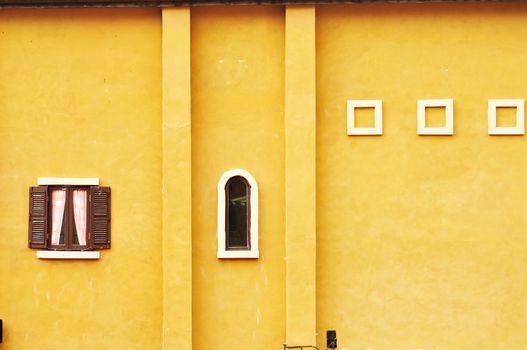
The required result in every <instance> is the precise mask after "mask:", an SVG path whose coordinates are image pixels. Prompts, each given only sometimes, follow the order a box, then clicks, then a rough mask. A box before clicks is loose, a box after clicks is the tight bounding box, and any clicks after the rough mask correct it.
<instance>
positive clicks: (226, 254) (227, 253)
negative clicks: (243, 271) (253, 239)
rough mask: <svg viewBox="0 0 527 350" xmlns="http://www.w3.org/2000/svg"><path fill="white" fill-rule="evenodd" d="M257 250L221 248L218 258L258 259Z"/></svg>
mask: <svg viewBox="0 0 527 350" xmlns="http://www.w3.org/2000/svg"><path fill="white" fill-rule="evenodd" d="M259 256H260V254H258V251H257V250H219V251H218V259H258V258H259Z"/></svg>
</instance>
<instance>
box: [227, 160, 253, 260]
mask: <svg viewBox="0 0 527 350" xmlns="http://www.w3.org/2000/svg"><path fill="white" fill-rule="evenodd" d="M234 176H241V177H243V178H245V179H246V180H247V182H249V185H250V186H251V188H250V198H251V199H250V200H251V202H250V208H251V212H250V215H251V227H250V230H251V249H250V250H227V249H226V243H225V242H226V241H225V210H226V208H225V185H226V184H227V181H229V179H230V178H232V177H234ZM217 236H218V258H220V259H257V258H259V256H260V254H259V251H258V184H257V183H256V180H255V179H254V177H253V176H252V175H251V174H250V173H249V172H248V171H247V170H244V169H232V170H229V171H226V172H224V173H223V175H222V176H221V178H220V181H219V182H218V232H217Z"/></svg>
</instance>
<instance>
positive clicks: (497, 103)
mask: <svg viewBox="0 0 527 350" xmlns="http://www.w3.org/2000/svg"><path fill="white" fill-rule="evenodd" d="M499 107H516V126H515V127H498V126H497V122H496V109H498V108H499ZM524 115H525V102H524V100H523V99H515V100H514V99H505V100H499V99H489V109H488V118H489V135H525V117H524Z"/></svg>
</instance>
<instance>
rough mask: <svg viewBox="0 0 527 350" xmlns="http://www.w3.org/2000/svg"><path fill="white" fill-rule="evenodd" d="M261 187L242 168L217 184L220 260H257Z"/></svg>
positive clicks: (229, 173) (230, 171)
mask: <svg viewBox="0 0 527 350" xmlns="http://www.w3.org/2000/svg"><path fill="white" fill-rule="evenodd" d="M258 256H259V254H258V185H257V184H256V181H255V180H254V178H253V177H252V176H251V174H249V172H247V171H246V170H243V169H233V170H229V171H227V172H225V173H224V174H223V175H222V177H221V178H220V181H219V182H218V258H258Z"/></svg>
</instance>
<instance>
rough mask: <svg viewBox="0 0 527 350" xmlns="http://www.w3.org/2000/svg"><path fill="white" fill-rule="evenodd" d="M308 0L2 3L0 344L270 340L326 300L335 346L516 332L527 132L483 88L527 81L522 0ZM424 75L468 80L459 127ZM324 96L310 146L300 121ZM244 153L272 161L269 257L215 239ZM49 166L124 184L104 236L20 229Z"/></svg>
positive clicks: (380, 348) (257, 344)
mask: <svg viewBox="0 0 527 350" xmlns="http://www.w3.org/2000/svg"><path fill="white" fill-rule="evenodd" d="M297 9H298V8H296V7H294V6H293V7H288V8H287V10H286V9H285V8H284V7H280V6H224V7H199V8H192V9H190V10H188V9H183V8H181V9H178V10H174V9H171V10H166V9H165V10H164V11H166V12H165V13H164V15H165V16H164V20H165V22H164V26H163V27H162V18H161V10H155V9H151V10H148V9H98V10H95V9H82V10H81V9H78V10H2V11H0V154H1V156H0V186H1V187H2V188H3V189H4V194H2V195H1V196H0V238H1V239H0V319H3V320H4V343H3V344H1V345H0V348H1V349H9V350H25V349H41V350H49V349H161V348H162V347H163V346H164V347H165V349H167V350H168V349H177V350H191V349H192V348H193V349H196V350H209V349H214V350H227V349H229V350H231V349H257V350H278V349H281V348H282V347H281V344H282V343H283V342H284V341H286V340H288V339H290V340H291V341H292V342H299V343H302V344H289V345H308V344H307V343H309V342H312V341H314V340H313V334H314V332H315V329H313V328H314V325H313V323H314V322H312V321H314V319H315V318H316V331H317V333H318V336H317V342H318V344H317V345H318V347H319V348H321V349H322V348H325V332H326V330H328V329H336V330H337V335H338V339H339V348H340V349H342V350H344V349H348V350H366V349H375V350H410V349H414V350H415V349H420V350H454V349H455V350H497V349H524V348H525V344H527V333H526V332H525V324H526V322H527V301H526V300H525V295H526V294H527V277H525V273H524V271H525V270H526V269H527V258H526V257H527V248H526V247H527V237H526V235H525V232H524V231H525V227H527V217H526V216H525V214H524V213H525V211H526V210H527V200H526V198H527V197H526V196H525V193H524V191H523V184H525V183H527V175H526V174H527V171H526V170H527V158H526V157H525V154H526V152H527V143H526V141H525V136H489V135H488V134H487V100H488V99H489V98H493V99H495V98H511V99H512V98H526V97H527V88H526V86H527V85H526V82H527V71H526V70H525V69H523V66H524V65H525V62H526V60H527V50H525V48H524V47H523V46H524V38H525V37H526V36H527V27H526V26H525V23H526V20H527V5H524V4H454V3H451V4H427V5H422V4H421V5H418V4H407V5H386V4H384V5H383V4H370V5H364V4H363V5H339V6H336V5H320V6H317V7H316V13H313V8H312V7H303V9H304V10H305V11H303V10H300V11H298V12H297V11H296V10H297ZM300 9H302V8H300ZM169 11H175V12H169ZM189 11H190V23H189V21H188V20H189V17H188V16H189ZM286 11H290V12H289V14H290V15H292V16H291V17H290V19H291V20H293V21H291V22H289V23H288V26H286V25H285V24H286V17H287V16H286V13H287V12H286ZM295 13H296V14H297V15H298V14H302V13H304V14H308V15H309V16H306V17H303V16H302V17H296V18H297V20H299V21H294V18H295V17H294V16H295V15H294V14H295ZM313 19H316V48H314V47H313V46H312V45H311V44H312V41H310V40H313V35H312V34H313V33H312V32H311V31H310V32H309V33H310V35H306V37H305V39H306V42H305V43H303V42H302V41H301V39H302V36H301V35H299V34H301V31H302V30H311V29H312V28H313V27H312V26H313V24H314V21H313ZM295 23H297V24H295ZM286 29H287V30H290V32H289V34H294V35H286ZM162 31H164V32H163V33H162ZM299 32H300V33H299ZM162 34H165V35H163V38H164V41H163V43H164V45H163V48H164V51H163V53H164V55H163V57H164V59H163V57H162ZM286 48H288V49H289V51H287V50H286ZM295 48H301V49H298V50H297V49H295ZM307 48H309V49H307ZM171 50H174V51H175V52H172V51H171ZM309 50H311V52H310V51H309ZM313 50H314V51H315V52H313ZM286 53H287V55H286ZM315 53H316V83H317V85H316V90H315V87H313V85H312V81H311V80H312V77H313V75H312V73H313V70H314V67H313V63H314V62H313V59H314V57H315V56H314V54H315ZM162 63H163V64H164V67H165V72H164V74H165V75H164V76H163V72H162ZM189 63H190V65H189ZM299 66H302V67H303V66H306V67H309V71H307V70H305V71H302V69H299ZM178 69H180V70H181V74H178V73H179V72H178ZM183 70H184V71H183ZM189 74H190V75H189ZM288 74H289V75H288ZM286 77H290V78H291V82H294V84H293V83H289V84H286V81H287V79H286ZM302 77H307V78H305V79H310V80H309V81H306V83H305V85H303V84H302V79H304V78H302ZM163 78H164V80H163ZM297 79H298V80H297ZM163 81H164V85H163ZM172 81H173V82H174V84H175V85H177V86H173V87H172V86H171V82H172ZM286 85H287V86H286ZM297 92H298V93H297ZM315 92H316V95H315ZM189 97H191V98H192V100H191V102H190V101H189ZM434 98H452V99H454V118H455V121H454V124H455V135H454V136H417V135H416V131H417V122H416V114H417V99H434ZM347 99H382V100H383V103H384V104H383V107H384V135H383V136H363V137H358V136H355V137H350V136H347V135H346V100H347ZM315 100H316V101H315ZM303 101H306V102H305V105H304V102H303ZM314 102H316V112H317V113H316V118H317V119H316V122H317V125H316V145H315V146H316V149H315V147H312V143H309V142H307V143H305V144H306V145H308V146H305V147H304V146H299V145H300V144H303V143H302V142H306V141H309V140H307V136H313V132H315V130H314V128H313V125H312V123H311V122H310V123H311V124H309V125H307V126H309V127H306V128H304V129H298V130H306V131H305V133H306V139H303V138H302V135H298V132H297V131H298V130H297V129H295V127H299V126H301V125H302V124H295V123H297V122H299V121H300V122H301V121H304V122H309V121H312V115H311V113H312V111H313V108H314V107H313V104H314ZM287 103H289V105H288V108H285V107H286V106H285V105H286V104H287ZM162 106H164V107H165V108H164V112H165V119H163V113H162ZM303 107H305V108H303ZM288 111H290V112H291V113H292V114H290V115H289V114H287V113H288ZM430 112H431V114H430V115H429V116H430V120H429V121H430V125H435V126H439V125H440V124H441V123H442V121H441V118H442V113H441V111H437V110H434V111H430ZM308 113H309V115H308ZM286 115H287V118H286ZM358 115H359V116H358V118H359V124H360V125H363V126H367V125H371V123H369V122H368V121H367V119H368V116H369V115H368V111H361V113H358ZM310 118H311V119H310ZM511 119H513V117H512V114H511V113H510V111H500V124H501V125H504V124H506V123H508V122H510V120H511ZM286 126H287V127H286ZM304 126H306V125H304ZM288 136H295V137H294V138H290V137H288ZM286 139H288V140H297V141H296V142H297V143H296V144H288V145H287V147H286V144H285V143H286ZM310 140H312V139H310ZM163 141H164V143H163ZM290 142H291V141H290ZM189 145H190V146H189ZM190 147H191V148H190ZM302 147H303V148H304V149H305V158H303V157H302V149H299V148H302ZM287 150H289V152H287ZM314 152H316V153H314ZM286 153H287V154H286ZM315 155H316V193H313V192H315V191H314V189H313V185H312V184H313V183H314V181H313V180H314V179H313V175H314V174H313V171H312V170H313V163H312V161H313V158H314V156H315ZM288 157H289V158H288ZM190 160H191V164H190ZM163 163H164V164H163ZM286 164H287V169H288V174H290V175H291V174H293V175H294V176H297V177H298V178H299V181H298V182H293V185H292V186H291V187H288V191H286V183H285V176H286ZM233 168H244V169H246V170H247V171H249V172H250V173H251V174H252V175H253V176H254V177H255V179H256V181H257V182H258V186H259V190H260V192H259V195H260V201H259V216H260V222H259V234H260V258H259V259H258V260H250V259H241V260H220V259H218V258H217V257H216V251H217V241H216V220H217V217H216V214H217V213H216V205H217V192H216V186H217V183H218V180H219V178H220V176H221V175H222V173H223V172H224V171H226V170H230V169H233ZM299 169H308V170H306V172H305V173H302V171H299ZM307 171H310V172H309V173H307ZM297 173H300V175H298V174H297ZM293 175H291V176H289V178H288V181H294V176H293ZM39 176H55V177H99V178H100V179H101V184H102V185H105V186H111V188H112V197H113V198H112V249H111V250H108V251H102V252H101V259H100V260H98V261H46V260H38V259H37V258H36V254H35V251H34V250H31V249H28V248H27V228H28V227H27V225H28V223H27V221H28V187H29V186H31V185H35V184H36V179H37V177H39ZM302 176H305V177H304V178H301V177H302ZM308 177H309V178H308ZM300 180H302V181H300ZM170 181H180V182H178V183H177V184H173V183H171V182H170ZM182 182H185V184H190V183H191V186H190V185H189V187H184V186H185V185H182ZM304 183H309V186H305V187H302V186H304V185H303V184H304ZM163 186H164V187H163ZM303 188H305V190H304V191H302V189H303ZM163 190H165V192H162V191H163ZM190 190H191V191H192V193H190ZM310 191H311V192H310ZM162 193H165V197H162ZM286 193H289V194H291V195H292V196H293V197H291V198H293V199H294V202H291V203H293V204H295V206H294V208H293V209H294V210H289V211H288V210H287V207H286V205H285V201H286ZM167 194H174V195H175V197H178V195H179V196H180V197H182V198H181V200H180V201H174V198H170V197H168V196H167ZM303 197H304V198H306V205H305V207H302V205H301V203H302V198H303ZM313 197H315V198H316V213H315V211H314V209H313V206H312V204H313ZM177 199H179V198H177ZM307 200H309V201H307ZM299 204H300V205H299ZM304 209H305V210H304ZM190 213H191V214H190ZM288 215H289V218H290V219H291V218H293V216H294V215H296V217H294V220H292V221H290V222H289V223H290V224H292V225H291V229H288V227H289V226H287V225H286V221H287V219H288ZM163 217H164V218H165V221H164V224H163V221H162V218H163ZM303 217H305V222H304V221H303ZM314 219H316V256H315V249H314V248H313V242H314V241H313V240H314V236H313V230H312V227H313V224H314V222H313V220H314ZM189 220H191V222H190V221H189ZM303 224H306V225H305V226H306V227H307V226H309V230H305V232H306V237H305V238H306V239H302V231H301V229H297V228H298V227H303V226H304V225H303ZM292 230H296V231H294V234H295V236H294V239H289V240H286V235H287V232H286V231H289V233H292V232H293V231H292ZM179 233H181V234H179ZM171 234H173V235H171ZM190 235H192V242H191V244H190V241H189V236H190ZM290 237H293V236H290ZM163 238H164V239H163ZM163 242H164V243H165V245H164V248H165V249H164V251H163V249H162V248H163ZM191 246H192V252H190V250H191ZM286 246H287V247H286ZM302 247H305V249H304V250H302ZM286 248H288V249H286ZM288 251H293V252H294V254H291V259H289V260H285V259H287V256H286V252H288ZM163 252H164V253H165V254H164V256H163ZM304 258H305V259H304ZM315 259H316V264H317V265H316V273H317V276H316V286H314V281H313V271H314V270H313V262H314V261H315ZM190 260H192V261H190ZM286 261H287V264H286ZM191 263H192V264H191ZM163 265H165V266H163ZM286 266H287V269H286ZM287 271H292V272H294V271H296V272H297V273H290V274H289V275H288V274H287V273H288V272H287ZM304 275H305V279H304V278H303V276H304ZM289 277H292V278H291V279H290V280H289V282H290V289H289V291H290V292H291V291H292V292H293V293H290V297H289V301H288V299H287V298H286V280H287V278H289ZM163 281H164V282H165V283H164V284H163ZM186 283H188V285H187V284H186ZM302 283H305V286H306V287H305V288H303V289H302V288H298V286H302V285H303V284H302ZM163 286H164V287H163ZM314 287H316V291H315V288H314ZM183 289H184V290H183ZM295 291H296V292H295ZM191 294H192V296H191ZM190 299H192V301H191V302H190ZM304 301H305V302H304ZM314 301H316V305H314ZM163 303H164V304H163ZM303 304H305V305H303ZM303 306H305V309H306V319H304V320H302V309H303ZM190 308H192V315H191V316H192V317H189V316H190ZM314 308H316V314H314V310H313V309H314ZM177 310H183V311H182V312H181V313H178V312H177ZM291 310H293V311H294V314H292V313H291V312H293V311H291ZM289 311H291V312H290V314H289V315H287V313H288V312H289ZM163 312H165V314H163ZM287 316H290V319H291V320H293V321H295V322H293V323H291V324H292V325H293V326H294V327H290V328H291V330H292V331H291V330H289V329H287V324H286V317H287ZM163 320H164V321H165V322H164V324H163ZM304 321H305V322H304ZM163 326H164V327H163ZM191 326H192V327H191ZM297 326H298V327H297ZM190 328H192V329H190ZM286 332H289V333H290V334H286ZM180 334H184V339H183V337H179V336H178V335H180ZM163 336H164V337H165V340H166V341H165V342H163ZM288 336H289V338H288ZM178 340H179V342H178Z"/></svg>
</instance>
